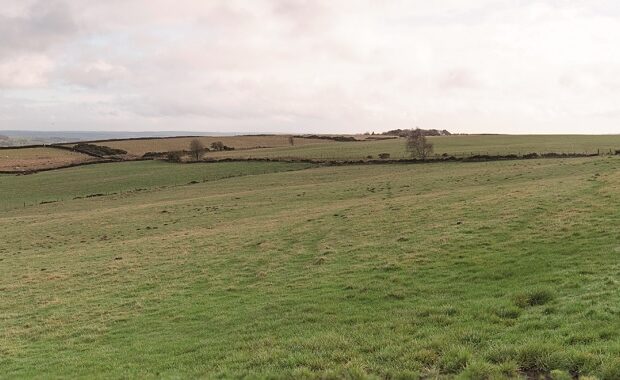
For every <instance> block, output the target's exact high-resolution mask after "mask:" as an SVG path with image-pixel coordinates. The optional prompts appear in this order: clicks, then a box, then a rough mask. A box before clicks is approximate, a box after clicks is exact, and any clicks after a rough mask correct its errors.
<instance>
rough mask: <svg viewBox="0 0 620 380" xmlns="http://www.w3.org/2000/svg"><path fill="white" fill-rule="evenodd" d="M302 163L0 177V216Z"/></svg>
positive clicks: (124, 167) (113, 167) (107, 167)
mask: <svg viewBox="0 0 620 380" xmlns="http://www.w3.org/2000/svg"><path fill="white" fill-rule="evenodd" d="M307 167H310V165H308V164H292V163H285V162H276V163H272V164H265V163H261V162H247V163H240V162H225V163H221V164H218V165H213V164H187V165H175V164H171V163H167V162H163V161H138V162H117V163H108V164H98V165H88V166H78V167H73V168H68V169H63V170H62V171H47V172H41V173H37V174H36V175H23V176H9V175H5V176H0V211H4V210H9V209H12V208H16V207H27V206H33V205H37V204H40V203H49V202H59V201H64V200H71V199H74V198H78V197H96V196H102V195H119V194H120V195H122V194H124V193H131V192H139V191H148V190H151V191H152V190H157V189H159V188H163V187H171V186H179V185H187V184H189V183H190V182H208V181H214V180H218V179H222V178H229V177H238V176H244V175H258V174H264V173H271V172H278V171H286V170H297V169H304V168H307Z"/></svg>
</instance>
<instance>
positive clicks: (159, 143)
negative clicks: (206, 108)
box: [94, 135, 333, 156]
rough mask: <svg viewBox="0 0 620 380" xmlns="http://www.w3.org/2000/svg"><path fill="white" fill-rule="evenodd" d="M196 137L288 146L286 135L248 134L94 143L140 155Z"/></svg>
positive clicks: (247, 145) (244, 145) (240, 145)
mask: <svg viewBox="0 0 620 380" xmlns="http://www.w3.org/2000/svg"><path fill="white" fill-rule="evenodd" d="M194 139H198V140H200V142H201V143H202V144H203V145H204V146H205V147H207V148H208V147H209V146H210V145H211V144H212V143H214V142H216V141H221V142H222V143H224V145H226V146H229V147H231V148H235V149H236V150H244V149H252V148H271V147H282V146H290V142H289V136H287V135H249V136H201V137H195V138H194V137H170V138H158V139H135V140H118V141H102V142H95V143H94V144H99V145H105V146H108V147H110V148H114V149H123V150H125V151H127V153H128V154H131V155H134V156H142V155H143V154H144V153H147V152H170V151H175V150H186V149H188V148H189V144H190V142H191V141H192V140H194ZM332 142H333V141H331V140H323V139H311V138H294V140H293V143H294V146H304V145H312V144H322V145H324V144H329V143H332Z"/></svg>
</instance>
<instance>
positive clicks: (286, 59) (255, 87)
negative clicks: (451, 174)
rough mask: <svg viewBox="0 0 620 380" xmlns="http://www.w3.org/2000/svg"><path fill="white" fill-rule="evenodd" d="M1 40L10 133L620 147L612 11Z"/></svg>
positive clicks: (37, 16) (618, 62)
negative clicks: (592, 138)
mask: <svg viewBox="0 0 620 380" xmlns="http://www.w3.org/2000/svg"><path fill="white" fill-rule="evenodd" d="M5 3H8V4H5ZM0 35H2V39H0V123H1V124H2V128H0V129H56V130H58V129H62V130H69V129H81V130H86V129H90V130H175V129H176V130H204V131H245V132H265V131H271V132H364V131H370V130H377V131H378V130H385V129H393V128H408V127H415V126H420V127H423V128H437V129H448V130H451V131H455V132H499V133H620V127H619V125H618V124H619V123H618V122H619V121H620V102H618V100H620V51H619V50H618V49H617V47H616V45H617V43H616V41H615V40H616V38H617V36H618V35H620V5H618V3H617V2H614V1H608V0H605V1H602V0H588V1H585V0H582V1H578V0H574V1H570V0H553V1H526V0H522V1H512V0H510V1H502V0H493V1H491V0H472V1H467V2H464V1H461V0H443V1H441V2H429V1H422V0H407V1H399V0H393V1H387V2H377V1H372V0H355V1H354V0H341V1H328V0H315V1H310V0H252V1H245V0H244V1H235V0H226V1H224V0H222V1H217V0H212V1H198V0H196V1H189V0H177V1H175V2H172V1H169V0H166V1H164V0H148V1H147V0H109V1H104V2H102V1H95V0H80V1H77V0H73V1H72V0H19V1H18V0H5V1H4V2H3V6H2V7H0Z"/></svg>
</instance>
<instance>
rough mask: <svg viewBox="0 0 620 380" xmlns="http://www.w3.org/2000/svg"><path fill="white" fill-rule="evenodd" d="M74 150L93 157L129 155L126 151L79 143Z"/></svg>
mask: <svg viewBox="0 0 620 380" xmlns="http://www.w3.org/2000/svg"><path fill="white" fill-rule="evenodd" d="M73 150H75V151H77V152H81V153H86V154H89V155H92V156H98V157H101V156H115V155H118V154H127V151H126V150H122V149H114V148H110V147H108V146H105V145H95V144H87V143H79V144H76V145H75V146H74V147H73Z"/></svg>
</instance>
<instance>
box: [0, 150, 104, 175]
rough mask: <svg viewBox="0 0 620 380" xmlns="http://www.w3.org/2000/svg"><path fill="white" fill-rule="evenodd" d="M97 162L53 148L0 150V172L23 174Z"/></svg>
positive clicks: (87, 157) (84, 156)
mask: <svg viewBox="0 0 620 380" xmlns="http://www.w3.org/2000/svg"><path fill="white" fill-rule="evenodd" d="M94 161H98V159H97V158H95V157H91V156H88V155H85V154H82V153H78V152H72V151H68V150H62V149H54V148H43V147H41V148H24V149H0V171H7V172H24V171H31V170H42V169H50V168H57V167H62V166H68V165H74V164H79V163H85V162H94Z"/></svg>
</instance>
